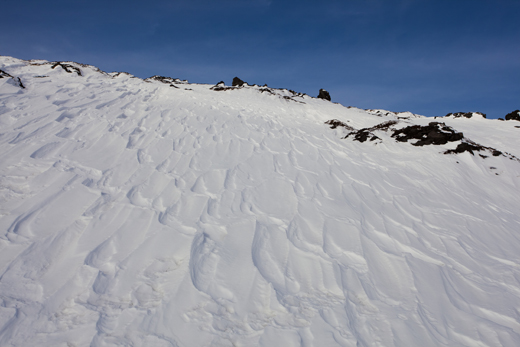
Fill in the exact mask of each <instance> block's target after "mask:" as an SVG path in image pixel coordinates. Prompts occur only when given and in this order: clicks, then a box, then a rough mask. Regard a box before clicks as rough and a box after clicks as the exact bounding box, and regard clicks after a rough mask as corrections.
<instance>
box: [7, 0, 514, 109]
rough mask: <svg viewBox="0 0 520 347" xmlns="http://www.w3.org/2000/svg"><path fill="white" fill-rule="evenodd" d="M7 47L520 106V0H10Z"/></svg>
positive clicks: (407, 101)
mask: <svg viewBox="0 0 520 347" xmlns="http://www.w3.org/2000/svg"><path fill="white" fill-rule="evenodd" d="M1 9H2V20H1V21H0V54H1V55H9V56H14V57H17V58H22V59H46V60H53V61H54V60H62V61H63V60H72V61H77V62H80V63H86V64H91V65H95V66H97V67H99V68H101V69H102V70H105V71H108V72H111V71H127V72H129V73H131V74H133V75H136V76H138V77H142V78H146V77H149V76H152V75H164V76H169V77H176V78H181V79H188V80H189V81H190V82H197V83H217V82H219V81H220V80H224V82H226V84H231V80H232V78H233V77H234V76H238V77H240V78H242V79H243V80H245V81H247V82H249V83H256V84H262V85H263V84H265V83H267V84H268V85H269V86H272V87H277V88H278V87H281V88H288V89H293V90H296V91H299V92H304V93H307V94H309V95H313V96H315V95H317V93H318V90H319V89H320V88H325V89H327V90H328V91H329V92H330V93H331V96H332V99H333V101H336V102H340V103H341V104H343V105H345V106H357V107H361V108H382V109H387V110H391V111H411V112H414V113H418V114H423V115H426V116H443V115H445V114H446V113H448V112H459V111H480V112H484V113H487V114H488V117H489V118H497V117H504V116H505V114H507V113H509V112H511V111H513V110H515V109H518V108H520V0H489V1H487V0H395V1H392V0H389V1H383V0H365V1H361V0H343V1H334V0H329V1H327V0H325V1H306V0H299V1H296V0H294V1H293V0H288V1H282V0H280V1H277V0H271V1H268V0H212V1H210V0H159V1H153V0H149V1H132V0H126V1H120V0H113V1H110V0H104V1H98V0H89V1H83V0H72V1H57V0H48V1H41V0H38V1H33V0H30V1H26V0H15V1H13V0H3V1H2V6H1Z"/></svg>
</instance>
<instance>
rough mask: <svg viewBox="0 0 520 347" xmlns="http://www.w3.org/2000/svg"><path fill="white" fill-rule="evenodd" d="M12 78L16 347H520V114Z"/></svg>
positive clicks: (87, 72)
mask: <svg viewBox="0 0 520 347" xmlns="http://www.w3.org/2000/svg"><path fill="white" fill-rule="evenodd" d="M0 69H1V70H2V71H3V75H2V76H3V78H1V79H0V276H1V277H0V345H1V346H68V347H71V346H266V347H272V346H284V347H290V346H306V347H309V346H316V347H321V346H385V347H386V346H421V347H424V346H520V266H519V264H520V214H519V212H520V195H519V191H520V189H519V188H520V162H519V161H518V160H517V159H516V158H517V157H520V136H519V134H520V128H518V127H517V126H520V122H516V121H507V122H501V121H498V120H487V119H484V118H479V117H476V116H475V117H473V118H471V119H465V118H456V119H453V118H449V117H448V118H437V119H435V120H433V119H431V118H426V117H422V116H416V115H413V114H410V113H400V114H395V113H391V112H384V111H373V110H372V111H365V110H360V109H357V108H347V107H344V106H342V105H339V104H334V103H331V102H328V101H325V100H321V99H315V98H311V97H309V96H306V95H300V94H297V93H293V92H291V91H287V90H275V89H269V88H264V87H258V86H244V87H241V88H231V89H226V88H224V87H223V86H221V87H222V88H221V89H224V90H220V91H218V90H214V89H215V88H213V89H212V87H213V86H211V85H202V84H189V83H187V82H186V81H180V80H172V79H168V80H165V79H158V78H156V79H149V80H145V81H143V80H141V79H138V78H135V77H133V76H131V75H128V74H125V73H121V74H116V73H111V74H107V73H104V72H102V71H99V70H98V69H96V68H94V67H92V66H85V65H80V64H75V63H67V64H65V63H63V64H62V65H56V63H48V62H45V61H31V62H27V61H22V60H18V59H14V58H10V57H0ZM332 119H337V120H339V121H341V122H343V123H344V124H347V125H348V126H350V127H352V128H354V129H361V128H367V127H372V126H375V125H378V124H381V123H383V122H387V121H389V120H396V121H398V122H397V123H396V124H393V125H392V126H391V129H394V130H395V129H401V128H404V127H407V126H410V125H428V123H430V122H432V121H436V122H444V123H445V124H446V125H448V126H451V127H453V128H454V129H455V130H457V131H462V132H463V134H464V137H465V138H467V139H470V140H472V141H474V142H476V143H478V144H480V145H482V146H486V147H492V148H494V149H496V150H499V151H501V152H503V153H504V154H503V155H497V156H493V155H492V154H490V152H489V151H487V152H486V151H482V152H474V154H471V153H469V152H464V153H460V154H449V155H445V154H443V152H444V151H446V150H448V149H454V148H456V147H457V145H458V144H460V143H461V141H458V142H449V143H447V144H444V145H426V146H422V147H419V146H413V145H411V142H412V141H409V142H398V141H396V139H395V138H392V137H391V134H392V133H391V129H390V130H389V129H387V130H386V131H385V130H384V129H382V130H374V131H373V134H375V135H377V136H378V137H379V139H377V140H374V141H370V140H368V141H366V142H359V141H355V140H354V139H353V136H349V137H348V138H346V139H344V138H343V137H344V136H345V135H347V134H348V133H349V132H350V131H349V130H347V128H345V127H341V126H339V127H336V128H335V129H331V126H330V125H327V124H325V122H326V121H329V120H332ZM515 126H516V127H515ZM506 152H507V153H508V154H506ZM480 154H482V156H481V155H480ZM483 156H485V157H486V158H484V157H483Z"/></svg>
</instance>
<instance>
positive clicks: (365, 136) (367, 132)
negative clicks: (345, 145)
mask: <svg viewBox="0 0 520 347" xmlns="http://www.w3.org/2000/svg"><path fill="white" fill-rule="evenodd" d="M329 122H331V121H329ZM338 122H339V121H338ZM340 123H341V122H340ZM397 123H398V121H396V120H390V121H388V122H383V123H380V124H378V125H374V126H373V127H370V128H363V129H359V130H356V131H351V132H350V133H348V134H347V136H345V137H344V138H345V139H346V138H348V137H349V136H354V141H359V142H365V141H367V140H369V138H370V141H375V140H381V138H380V137H379V136H377V135H375V134H374V131H376V130H382V131H388V129H390V127H391V126H392V125H395V124H397ZM328 124H331V123H328ZM343 124H344V123H343ZM346 127H348V128H351V129H352V127H350V126H348V125H347V126H346ZM331 128H332V127H331Z"/></svg>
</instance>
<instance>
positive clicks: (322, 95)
mask: <svg viewBox="0 0 520 347" xmlns="http://www.w3.org/2000/svg"><path fill="white" fill-rule="evenodd" d="M318 99H325V100H328V101H330V94H329V92H328V91H326V90H325V89H320V93H319V94H318Z"/></svg>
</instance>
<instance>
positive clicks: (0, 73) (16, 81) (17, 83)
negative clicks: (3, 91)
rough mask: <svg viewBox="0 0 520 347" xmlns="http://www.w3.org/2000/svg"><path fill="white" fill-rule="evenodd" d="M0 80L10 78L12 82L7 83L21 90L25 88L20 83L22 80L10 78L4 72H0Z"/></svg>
mask: <svg viewBox="0 0 520 347" xmlns="http://www.w3.org/2000/svg"><path fill="white" fill-rule="evenodd" d="M0 78H10V79H11V80H12V81H10V82H8V83H11V84H14V85H16V86H18V87H20V88H22V89H25V86H24V85H23V83H22V80H21V79H20V77H14V76H11V75H10V74H8V73H7V72H5V71H4V70H0Z"/></svg>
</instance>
